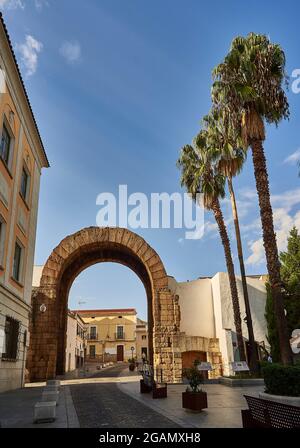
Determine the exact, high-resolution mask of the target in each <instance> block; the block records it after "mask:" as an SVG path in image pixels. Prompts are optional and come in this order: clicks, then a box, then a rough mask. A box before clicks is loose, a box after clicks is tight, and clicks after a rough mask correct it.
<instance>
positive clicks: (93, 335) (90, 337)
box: [88, 333, 98, 341]
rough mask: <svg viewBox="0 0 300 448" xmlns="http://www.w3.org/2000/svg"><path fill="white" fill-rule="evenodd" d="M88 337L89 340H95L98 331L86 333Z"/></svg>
mask: <svg viewBox="0 0 300 448" xmlns="http://www.w3.org/2000/svg"><path fill="white" fill-rule="evenodd" d="M88 339H89V340H90V341H96V340H97V339H98V333H90V334H88Z"/></svg>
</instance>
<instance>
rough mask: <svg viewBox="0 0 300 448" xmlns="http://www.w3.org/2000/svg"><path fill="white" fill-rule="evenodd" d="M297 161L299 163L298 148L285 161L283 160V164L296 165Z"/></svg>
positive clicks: (299, 151) (299, 153)
mask: <svg viewBox="0 0 300 448" xmlns="http://www.w3.org/2000/svg"><path fill="white" fill-rule="evenodd" d="M299 161H300V148H298V149H297V150H296V151H295V152H293V153H292V154H290V155H289V156H288V157H287V158H286V159H284V161H283V163H289V164H290V165H296V163H297V162H299Z"/></svg>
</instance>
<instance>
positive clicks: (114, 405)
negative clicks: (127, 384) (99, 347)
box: [69, 365, 179, 428]
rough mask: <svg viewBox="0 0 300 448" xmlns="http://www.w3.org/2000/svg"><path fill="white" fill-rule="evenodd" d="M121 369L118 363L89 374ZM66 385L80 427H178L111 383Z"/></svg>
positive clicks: (101, 375) (102, 375)
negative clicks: (69, 391) (68, 388)
mask: <svg viewBox="0 0 300 448" xmlns="http://www.w3.org/2000/svg"><path fill="white" fill-rule="evenodd" d="M123 370H124V365H119V366H116V367H113V368H111V369H109V370H105V371H100V372H99V373H97V374H95V375H93V377H94V378H108V377H110V378H111V377H118V376H119V375H120V373H121V372H122V371H123ZM126 375H127V371H126ZM134 375H136V373H134ZM128 376H129V371H128ZM69 387H70V390H71V394H72V398H73V403H74V406H75V409H76V412H77V416H78V420H79V423H80V427H82V428H105V427H114V428H125V427H132V428H167V427H168V428H178V427H179V426H178V425H176V424H175V423H174V422H173V421H171V420H169V419H168V418H166V417H164V416H162V415H161V414H160V413H158V412H156V411H154V410H152V409H150V408H149V407H148V406H145V405H144V404H142V403H140V402H139V401H137V400H135V399H134V398H132V397H130V396H129V395H127V394H125V393H124V392H122V391H121V390H120V389H119V388H118V386H117V384H115V383H102V384H101V383H100V384H99V383H92V384H90V383H88V384H72V385H70V386H69Z"/></svg>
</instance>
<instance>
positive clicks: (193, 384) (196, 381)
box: [183, 359, 203, 393]
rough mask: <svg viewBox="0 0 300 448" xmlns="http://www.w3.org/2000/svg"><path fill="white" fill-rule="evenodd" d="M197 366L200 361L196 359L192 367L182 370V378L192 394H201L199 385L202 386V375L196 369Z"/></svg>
mask: <svg viewBox="0 0 300 448" xmlns="http://www.w3.org/2000/svg"><path fill="white" fill-rule="evenodd" d="M198 364H200V361H198V360H197V359H196V360H195V361H194V365H193V367H190V368H189V369H183V377H184V378H186V379H187V380H188V382H189V385H190V388H191V389H192V392H194V393H195V392H201V388H200V385H201V384H203V375H202V373H201V372H200V370H198V368H197V366H198Z"/></svg>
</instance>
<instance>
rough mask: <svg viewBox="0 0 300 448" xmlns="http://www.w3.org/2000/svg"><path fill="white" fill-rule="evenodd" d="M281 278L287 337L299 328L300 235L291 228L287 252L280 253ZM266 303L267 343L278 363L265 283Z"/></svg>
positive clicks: (269, 297)
mask: <svg viewBox="0 0 300 448" xmlns="http://www.w3.org/2000/svg"><path fill="white" fill-rule="evenodd" d="M280 262H281V278H282V280H283V282H284V286H285V295H284V309H285V310H286V319H287V326H288V331H289V335H291V333H292V331H293V330H295V329H296V328H300V235H299V233H298V229H297V228H296V227H293V228H292V230H291V231H290V235H289V238H288V244H287V251H286V252H281V254H280ZM266 287H267V302H266V310H265V317H266V321H267V328H268V341H269V344H270V346H271V356H272V358H273V361H275V362H277V361H280V351H279V338H278V332H277V329H276V321H275V315H274V311H273V298H272V293H271V288H270V285H269V284H268V283H267V284H266Z"/></svg>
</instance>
